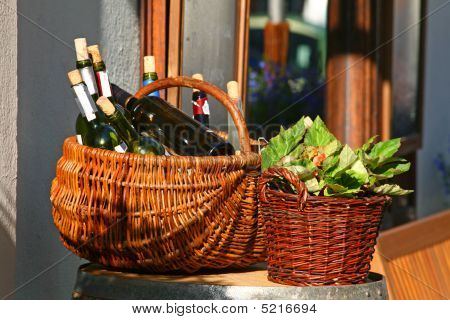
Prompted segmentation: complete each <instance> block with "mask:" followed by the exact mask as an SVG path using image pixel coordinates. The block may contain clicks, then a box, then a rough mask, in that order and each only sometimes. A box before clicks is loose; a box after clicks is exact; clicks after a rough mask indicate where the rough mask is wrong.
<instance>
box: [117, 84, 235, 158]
mask: <svg viewBox="0 0 450 320" xmlns="http://www.w3.org/2000/svg"><path fill="white" fill-rule="evenodd" d="M112 90H113V95H114V97H116V100H117V102H118V103H119V104H121V105H122V106H123V107H124V108H127V109H128V110H129V111H130V112H131V114H132V115H133V125H134V127H135V128H136V129H137V130H138V131H139V132H140V133H141V134H145V135H148V136H151V137H154V138H156V139H157V140H158V141H159V142H161V143H162V144H163V145H165V146H167V147H168V148H169V149H171V150H173V151H174V152H175V153H176V154H178V155H183V156H206V155H232V154H234V148H233V146H232V145H231V144H230V143H229V142H227V141H225V140H223V139H222V138H220V137H219V136H218V135H217V134H215V133H214V132H213V131H211V130H210V129H209V128H207V127H205V126H204V125H202V124H201V123H200V122H198V121H196V120H194V119H192V118H191V117H189V116H188V115H187V114H185V113H183V112H182V111H180V110H178V109H177V108H175V107H173V106H171V105H170V104H168V103H167V102H166V101H164V100H162V99H161V98H158V97H149V96H147V97H144V98H142V99H139V100H138V99H136V98H135V97H133V96H132V95H131V94H129V93H128V92H126V91H124V90H122V89H121V88H119V87H118V86H117V85H114V84H112Z"/></svg>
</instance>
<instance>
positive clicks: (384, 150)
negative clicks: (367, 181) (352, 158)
mask: <svg viewBox="0 0 450 320" xmlns="http://www.w3.org/2000/svg"><path fill="white" fill-rule="evenodd" d="M399 148H400V138H397V139H392V140H387V141H381V142H378V143H377V144H376V145H374V147H373V148H372V150H371V151H370V154H369V155H370V157H371V158H373V159H374V158H379V160H378V163H381V162H383V161H385V160H386V159H389V158H390V157H392V156H393V155H394V154H395V153H396V152H397V151H398V149H399Z"/></svg>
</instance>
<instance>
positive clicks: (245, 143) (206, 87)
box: [135, 76, 251, 152]
mask: <svg viewBox="0 0 450 320" xmlns="http://www.w3.org/2000/svg"><path fill="white" fill-rule="evenodd" d="M172 87H186V88H195V89H198V90H201V91H203V92H205V93H207V94H209V95H211V96H213V97H214V98H215V99H216V100H217V101H219V102H220V103H221V104H223V105H224V107H225V108H226V109H227V110H228V112H229V113H230V114H231V117H232V118H233V121H234V123H235V125H236V128H237V131H238V135H239V142H240V144H241V150H242V152H251V147H250V138H249V135H248V130H247V125H246V124H245V120H244V117H243V116H242V114H241V112H240V111H239V109H238V108H237V107H236V105H235V104H234V102H233V100H231V98H230V97H229V96H228V95H227V94H226V93H225V92H223V91H222V90H221V89H220V88H218V87H216V86H215V85H213V84H211V83H209V82H206V81H201V80H196V79H192V78H189V77H182V76H180V77H174V78H166V79H160V80H156V81H155V82H152V83H150V84H148V85H146V86H145V87H142V88H141V89H139V91H138V92H136V94H135V97H136V98H138V99H140V98H143V97H145V96H146V95H148V94H149V93H151V92H153V91H157V90H163V89H167V88H172Z"/></svg>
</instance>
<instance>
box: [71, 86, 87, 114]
mask: <svg viewBox="0 0 450 320" xmlns="http://www.w3.org/2000/svg"><path fill="white" fill-rule="evenodd" d="M73 95H74V96H75V103H76V104H77V107H78V109H80V113H81V115H82V116H83V117H86V114H85V113H84V109H83V106H82V105H81V103H80V100H79V99H78V97H77V96H76V94H75V91H74V92H73Z"/></svg>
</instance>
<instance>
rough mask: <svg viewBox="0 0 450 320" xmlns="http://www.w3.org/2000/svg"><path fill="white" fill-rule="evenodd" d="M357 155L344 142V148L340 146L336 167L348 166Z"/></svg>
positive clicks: (344, 167)
mask: <svg viewBox="0 0 450 320" xmlns="http://www.w3.org/2000/svg"><path fill="white" fill-rule="evenodd" d="M357 159H358V157H357V156H356V154H355V153H354V152H353V150H352V149H351V148H350V147H349V146H348V145H347V144H346V145H345V146H344V148H342V151H341V153H340V154H339V165H338V169H340V170H344V169H347V168H348V167H350V166H351V165H352V164H353V163H354V162H355V161H356V160H357Z"/></svg>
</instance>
